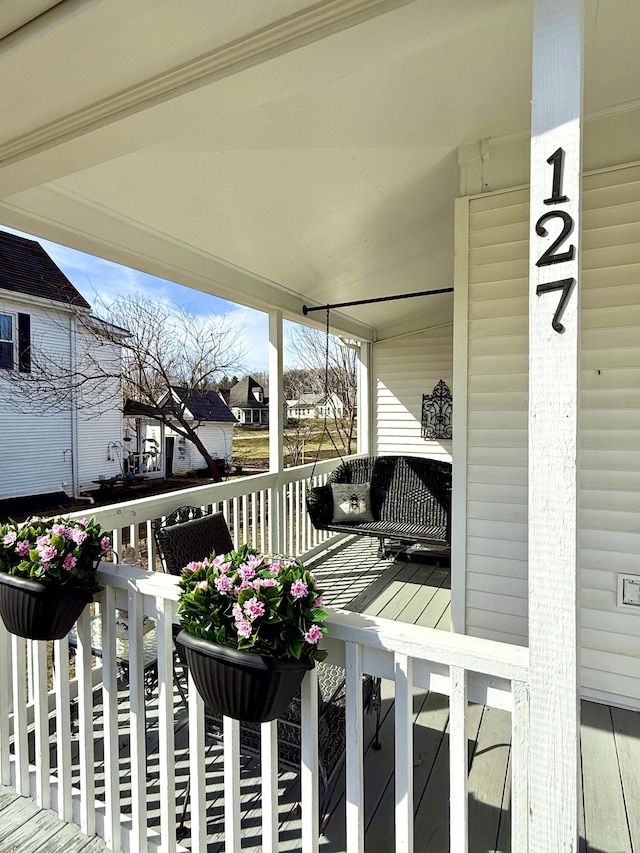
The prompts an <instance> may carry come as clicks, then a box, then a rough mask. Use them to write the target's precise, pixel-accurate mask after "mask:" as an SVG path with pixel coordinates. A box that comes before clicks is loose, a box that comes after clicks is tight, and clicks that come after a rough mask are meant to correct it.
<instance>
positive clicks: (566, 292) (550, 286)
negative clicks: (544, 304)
mask: <svg viewBox="0 0 640 853" xmlns="http://www.w3.org/2000/svg"><path fill="white" fill-rule="evenodd" d="M575 283H576V280H575V278H562V279H560V280H558V281H550V282H548V283H547V284H539V285H538V286H537V287H536V295H537V296H540V295H541V294H542V293H550V292H551V291H552V290H561V291H562V295H561V297H560V302H558V307H557V308H556V313H555V314H554V315H553V320H552V321H551V325H552V326H553V328H554V330H555V331H556V332H558V333H559V334H562V332H564V326H563V325H562V323H561V322H560V317H561V316H562V313H563V311H564V309H565V306H566V304H567V302H568V301H569V296H570V295H571V290H572V289H573V285H574V284H575Z"/></svg>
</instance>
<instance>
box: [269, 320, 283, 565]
mask: <svg viewBox="0 0 640 853" xmlns="http://www.w3.org/2000/svg"><path fill="white" fill-rule="evenodd" d="M282 349H283V333H282V311H271V312H270V313H269V471H270V472H271V473H272V474H279V473H280V472H281V471H282V456H283V437H282V432H283V428H284V385H283V381H282ZM283 526H284V519H283V506H282V488H281V486H280V480H279V479H278V480H277V485H276V487H275V488H274V489H273V491H272V494H271V505H270V511H269V550H270V551H271V553H272V554H282V553H284V551H285V547H286V546H285V541H284V529H283Z"/></svg>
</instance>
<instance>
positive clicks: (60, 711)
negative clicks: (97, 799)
mask: <svg viewBox="0 0 640 853" xmlns="http://www.w3.org/2000/svg"><path fill="white" fill-rule="evenodd" d="M53 649H54V656H53V689H54V692H55V697H56V774H57V777H58V784H57V797H58V817H59V818H60V820H64V821H70V820H71V819H72V816H73V801H72V797H71V737H70V735H71V700H70V695H69V640H68V639H67V638H66V637H63V638H62V640H56V641H55V643H54V645H53ZM114 849H115V848H114Z"/></svg>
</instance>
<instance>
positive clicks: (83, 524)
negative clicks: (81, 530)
mask: <svg viewBox="0 0 640 853" xmlns="http://www.w3.org/2000/svg"><path fill="white" fill-rule="evenodd" d="M78 524H81V525H82V526H83V527H86V526H87V524H89V519H88V518H79V519H78Z"/></svg>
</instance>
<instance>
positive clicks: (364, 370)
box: [356, 341, 371, 453]
mask: <svg viewBox="0 0 640 853" xmlns="http://www.w3.org/2000/svg"><path fill="white" fill-rule="evenodd" d="M357 352H358V397H357V401H358V402H357V406H358V441H357V444H356V446H357V449H358V453H371V373H370V371H369V365H370V363H371V344H369V343H366V342H365V341H362V342H361V344H360V349H359V350H358V351H357Z"/></svg>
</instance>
